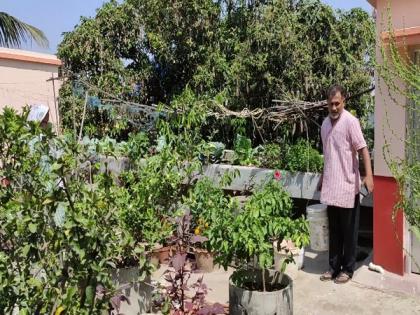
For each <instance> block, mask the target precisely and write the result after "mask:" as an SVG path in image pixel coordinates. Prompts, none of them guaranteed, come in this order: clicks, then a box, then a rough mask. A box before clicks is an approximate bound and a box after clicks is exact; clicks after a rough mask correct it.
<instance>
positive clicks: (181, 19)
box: [59, 0, 374, 135]
mask: <svg viewBox="0 0 420 315" xmlns="http://www.w3.org/2000/svg"><path fill="white" fill-rule="evenodd" d="M373 48H374V21H373V19H372V18H371V17H370V16H369V14H368V13H367V12H365V11H363V10H361V9H352V10H350V11H334V10H333V9H332V8H331V7H330V6H328V5H326V4H323V3H321V2H320V1H318V0H315V1H312V0H297V1H292V0H273V1H257V0H255V1H243V0H219V1H212V0H193V1H191V0H175V1H160V0H125V1H123V2H117V1H111V2H109V3H106V4H104V5H103V7H102V8H100V9H98V11H97V14H96V16H95V17H93V18H83V19H82V20H81V21H80V24H79V25H77V26H76V27H75V29H74V30H73V31H72V32H69V33H67V34H66V35H65V37H64V40H63V42H62V43H61V45H60V47H59V57H60V58H61V59H62V60H63V61H64V65H65V69H66V71H65V73H66V74H67V75H68V76H69V78H70V79H69V80H67V81H66V83H65V85H64V87H63V89H62V93H61V96H62V100H61V107H62V108H61V111H62V113H63V121H64V125H65V126H66V127H68V128H74V127H76V128H77V127H78V126H79V122H80V118H79V117H80V114H81V113H82V108H83V101H84V95H83V93H80V94H79V95H76V97H75V95H74V93H73V92H74V86H75V85H77V84H79V85H80V84H82V86H83V91H85V90H86V89H89V93H90V95H95V96H98V97H99V98H101V99H102V100H104V99H109V98H111V97H112V98H113V99H114V100H115V99H116V98H118V99H119V100H120V101H121V100H125V101H135V102H140V103H146V104H150V103H159V102H163V103H165V104H169V103H170V102H171V101H172V99H173V98H174V97H176V96H177V95H180V94H181V93H182V92H183V91H184V90H185V89H186V88H187V87H188V88H190V89H191V90H192V91H193V92H194V93H195V94H196V95H200V97H203V96H206V97H208V98H210V99H214V98H216V97H217V100H218V101H219V102H223V103H224V104H225V105H226V106H227V107H229V108H230V109H235V110H240V109H243V108H245V107H246V108H258V107H267V106H271V105H272V100H273V99H290V98H296V99H300V100H306V101H318V100H320V99H323V97H324V92H325V90H326V89H327V88H328V86H329V85H331V84H333V83H337V82H338V83H341V84H343V85H344V86H345V87H346V88H347V89H348V90H349V91H350V92H353V93H356V92H359V91H361V90H363V89H366V88H368V87H369V86H370V85H371V81H372V79H371V76H372V70H373V65H372V64H373V60H372V56H373ZM70 87H72V88H73V89H71V88H70ZM102 102H103V103H106V100H105V101H102ZM119 104H122V103H121V102H120V103H119ZM349 105H350V107H351V108H353V109H355V110H356V111H357V113H358V114H359V116H362V115H364V114H365V109H364V108H365V106H364V103H363V101H362V98H358V99H356V100H354V101H353V102H352V103H350V104H349ZM73 107H74V108H73ZM121 108H122V107H121V106H119V107H118V109H119V110H120V109H121ZM75 117H76V119H74V118H75ZM123 117H126V115H121V112H120V111H119V115H111V117H110V115H109V111H107V112H106V113H104V112H103V109H101V108H99V109H98V108H94V107H89V110H88V119H87V129H86V130H87V132H88V133H90V134H96V135H104V134H108V133H109V132H110V130H113V131H114V132H115V130H125V129H127V128H128V129H129V128H130V125H125V124H121V118H123ZM98 125H101V126H103V125H106V126H108V127H107V128H102V129H100V130H98V128H95V127H97V126H98ZM89 128H90V129H89Z"/></svg>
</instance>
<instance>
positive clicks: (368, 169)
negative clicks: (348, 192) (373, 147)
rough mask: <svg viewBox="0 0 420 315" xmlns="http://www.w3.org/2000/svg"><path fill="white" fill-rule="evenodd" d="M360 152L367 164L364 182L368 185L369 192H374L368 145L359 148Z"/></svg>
mask: <svg viewBox="0 0 420 315" xmlns="http://www.w3.org/2000/svg"><path fill="white" fill-rule="evenodd" d="M359 154H362V156H363V163H364V165H365V171H366V177H365V178H364V179H363V184H364V185H365V186H366V188H367V190H368V192H369V193H372V192H373V175H372V166H371V165H370V155H369V151H368V149H367V147H364V148H363V149H360V150H359Z"/></svg>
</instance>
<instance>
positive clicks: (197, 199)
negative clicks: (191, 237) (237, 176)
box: [184, 173, 234, 272]
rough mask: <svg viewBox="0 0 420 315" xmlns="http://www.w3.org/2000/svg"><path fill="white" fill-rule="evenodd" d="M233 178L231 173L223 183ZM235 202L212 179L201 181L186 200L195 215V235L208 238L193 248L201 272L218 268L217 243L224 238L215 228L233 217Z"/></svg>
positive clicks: (193, 228)
mask: <svg viewBox="0 0 420 315" xmlns="http://www.w3.org/2000/svg"><path fill="white" fill-rule="evenodd" d="M231 179H232V176H231V174H229V173H225V176H224V178H222V184H220V186H223V184H224V183H226V182H228V181H230V180H231ZM230 203H232V204H234V202H232V201H231V199H230V198H228V197H227V196H226V195H225V193H224V192H223V190H222V189H221V188H219V187H218V186H216V185H215V184H214V183H213V182H212V181H211V180H210V179H209V178H207V177H203V178H201V179H200V180H198V181H197V182H196V183H195V185H194V187H193V188H192V189H191V190H190V191H189V194H188V197H187V198H185V199H184V204H185V206H186V207H187V208H188V209H189V212H190V214H191V216H192V224H191V233H193V234H195V235H202V236H204V237H206V239H207V240H206V241H205V242H202V243H200V244H195V245H193V251H194V254H195V259H196V265H197V269H199V270H200V271H204V272H211V271H213V268H214V256H215V253H214V251H213V244H215V243H217V239H218V237H219V236H220V235H219V234H217V233H218V230H217V229H213V228H212V227H213V226H217V225H220V224H221V221H223V220H224V217H225V216H226V215H228V216H230V213H232V212H234V211H233V210H232V205H231V204H230Z"/></svg>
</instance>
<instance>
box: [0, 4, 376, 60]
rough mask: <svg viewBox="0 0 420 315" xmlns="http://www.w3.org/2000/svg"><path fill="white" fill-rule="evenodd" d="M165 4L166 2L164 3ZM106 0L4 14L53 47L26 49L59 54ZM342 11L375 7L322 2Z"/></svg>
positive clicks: (11, 8)
mask: <svg viewBox="0 0 420 315" xmlns="http://www.w3.org/2000/svg"><path fill="white" fill-rule="evenodd" d="M162 1H165V0H162ZM104 2H107V1H106V0H0V11H3V12H6V13H8V14H10V15H13V16H14V17H16V18H18V19H20V20H22V21H24V22H26V23H29V24H31V25H33V26H36V27H38V28H39V29H41V30H42V31H43V32H44V33H45V35H46V36H47V38H48V40H49V42H50V45H49V48H47V49H45V48H40V47H37V46H36V44H33V45H31V44H29V45H25V46H22V48H23V49H27V50H32V51H38V52H44V53H56V51H57V45H58V44H59V43H60V41H61V39H62V33H63V32H69V31H71V30H73V28H74V27H75V26H76V25H77V24H78V23H79V21H80V17H81V16H86V17H92V16H95V12H96V9H97V8H99V7H101V6H102V4H103V3H104ZM322 2H324V3H327V4H330V5H331V6H333V7H334V8H338V9H345V10H347V9H351V8H354V7H361V8H363V9H365V10H366V11H368V12H371V11H372V6H371V5H370V4H369V3H368V2H367V0H322Z"/></svg>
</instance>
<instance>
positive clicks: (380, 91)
mask: <svg viewBox="0 0 420 315" xmlns="http://www.w3.org/2000/svg"><path fill="white" fill-rule="evenodd" d="M370 2H374V3H376V17H377V18H376V27H377V28H376V29H377V42H378V45H377V50H376V57H377V61H378V62H379V63H380V62H381V61H382V58H381V50H380V46H379V44H381V43H383V38H384V37H386V35H387V34H386V31H388V20H389V15H388V11H387V8H388V4H389V5H390V6H389V7H390V11H389V12H390V15H391V23H392V27H393V31H394V32H395V34H396V35H397V36H399V37H398V38H397V40H398V41H399V42H400V44H401V47H402V48H403V44H404V43H405V44H406V45H408V47H406V48H408V51H409V54H411V55H412V54H413V53H414V52H413V49H414V47H416V46H417V45H418V44H420V0H391V1H389V0H376V1H370ZM375 82H376V90H375V98H376V104H375V175H378V176H392V174H391V172H390V170H389V169H388V166H387V164H386V162H385V160H384V156H383V148H384V145H385V144H389V145H390V146H389V148H390V153H391V154H390V157H392V158H394V159H395V158H403V157H404V150H405V148H404V139H405V127H406V113H405V109H404V107H402V106H405V105H406V99H405V97H404V96H402V95H396V94H393V95H392V97H394V99H395V100H396V102H397V103H398V104H399V105H400V106H397V105H396V104H395V103H394V102H393V101H392V100H391V96H390V95H389V91H388V87H387V85H386V84H385V83H384V82H383V81H382V80H381V79H380V78H379V77H378V76H377V75H376V76H375ZM395 83H396V84H397V85H399V86H400V87H403V84H402V83H401V82H399V81H398V80H397V79H396V80H395Z"/></svg>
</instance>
